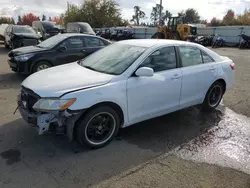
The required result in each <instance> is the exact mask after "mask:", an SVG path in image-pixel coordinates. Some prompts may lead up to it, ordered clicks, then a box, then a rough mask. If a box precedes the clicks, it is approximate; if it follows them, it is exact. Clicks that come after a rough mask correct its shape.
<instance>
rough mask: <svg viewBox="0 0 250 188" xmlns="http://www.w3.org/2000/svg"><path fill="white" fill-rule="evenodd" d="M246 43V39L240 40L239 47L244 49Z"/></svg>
mask: <svg viewBox="0 0 250 188" xmlns="http://www.w3.org/2000/svg"><path fill="white" fill-rule="evenodd" d="M244 44H245V42H244V41H241V42H240V45H239V49H243V47H244Z"/></svg>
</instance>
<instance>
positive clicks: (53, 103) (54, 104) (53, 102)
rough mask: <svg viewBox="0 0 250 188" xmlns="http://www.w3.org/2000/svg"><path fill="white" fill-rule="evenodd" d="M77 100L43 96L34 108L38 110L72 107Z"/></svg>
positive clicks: (58, 109) (57, 109) (59, 109)
mask: <svg viewBox="0 0 250 188" xmlns="http://www.w3.org/2000/svg"><path fill="white" fill-rule="evenodd" d="M75 101H76V99H75V98H73V99H56V98H54V99H53V98H43V99H40V100H39V101H37V102H36V103H35V104H34V106H33V108H34V109H35V110H38V111H61V110H65V109H67V108H68V107H70V106H71V105H72V104H73V103H74V102H75Z"/></svg>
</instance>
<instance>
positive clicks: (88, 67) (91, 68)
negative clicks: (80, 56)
mask: <svg viewBox="0 0 250 188" xmlns="http://www.w3.org/2000/svg"><path fill="white" fill-rule="evenodd" d="M83 67H85V68H87V69H90V70H93V71H96V69H94V68H93V67H91V66H88V65H83Z"/></svg>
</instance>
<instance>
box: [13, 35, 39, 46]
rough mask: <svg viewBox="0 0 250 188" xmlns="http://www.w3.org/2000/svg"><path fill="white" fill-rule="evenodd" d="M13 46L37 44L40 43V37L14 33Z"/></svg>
mask: <svg viewBox="0 0 250 188" xmlns="http://www.w3.org/2000/svg"><path fill="white" fill-rule="evenodd" d="M12 41H13V45H14V47H13V48H20V47H24V46H36V45H37V44H39V39H38V38H34V37H26V36H22V35H14V36H13V37H12Z"/></svg>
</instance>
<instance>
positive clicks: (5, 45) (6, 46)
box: [4, 41, 10, 49]
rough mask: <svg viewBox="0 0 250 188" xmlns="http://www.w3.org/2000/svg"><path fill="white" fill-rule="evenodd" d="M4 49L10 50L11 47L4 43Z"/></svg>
mask: <svg viewBox="0 0 250 188" xmlns="http://www.w3.org/2000/svg"><path fill="white" fill-rule="evenodd" d="M4 47H5V48H7V49H9V48H10V46H9V45H8V44H7V43H6V41H4Z"/></svg>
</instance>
